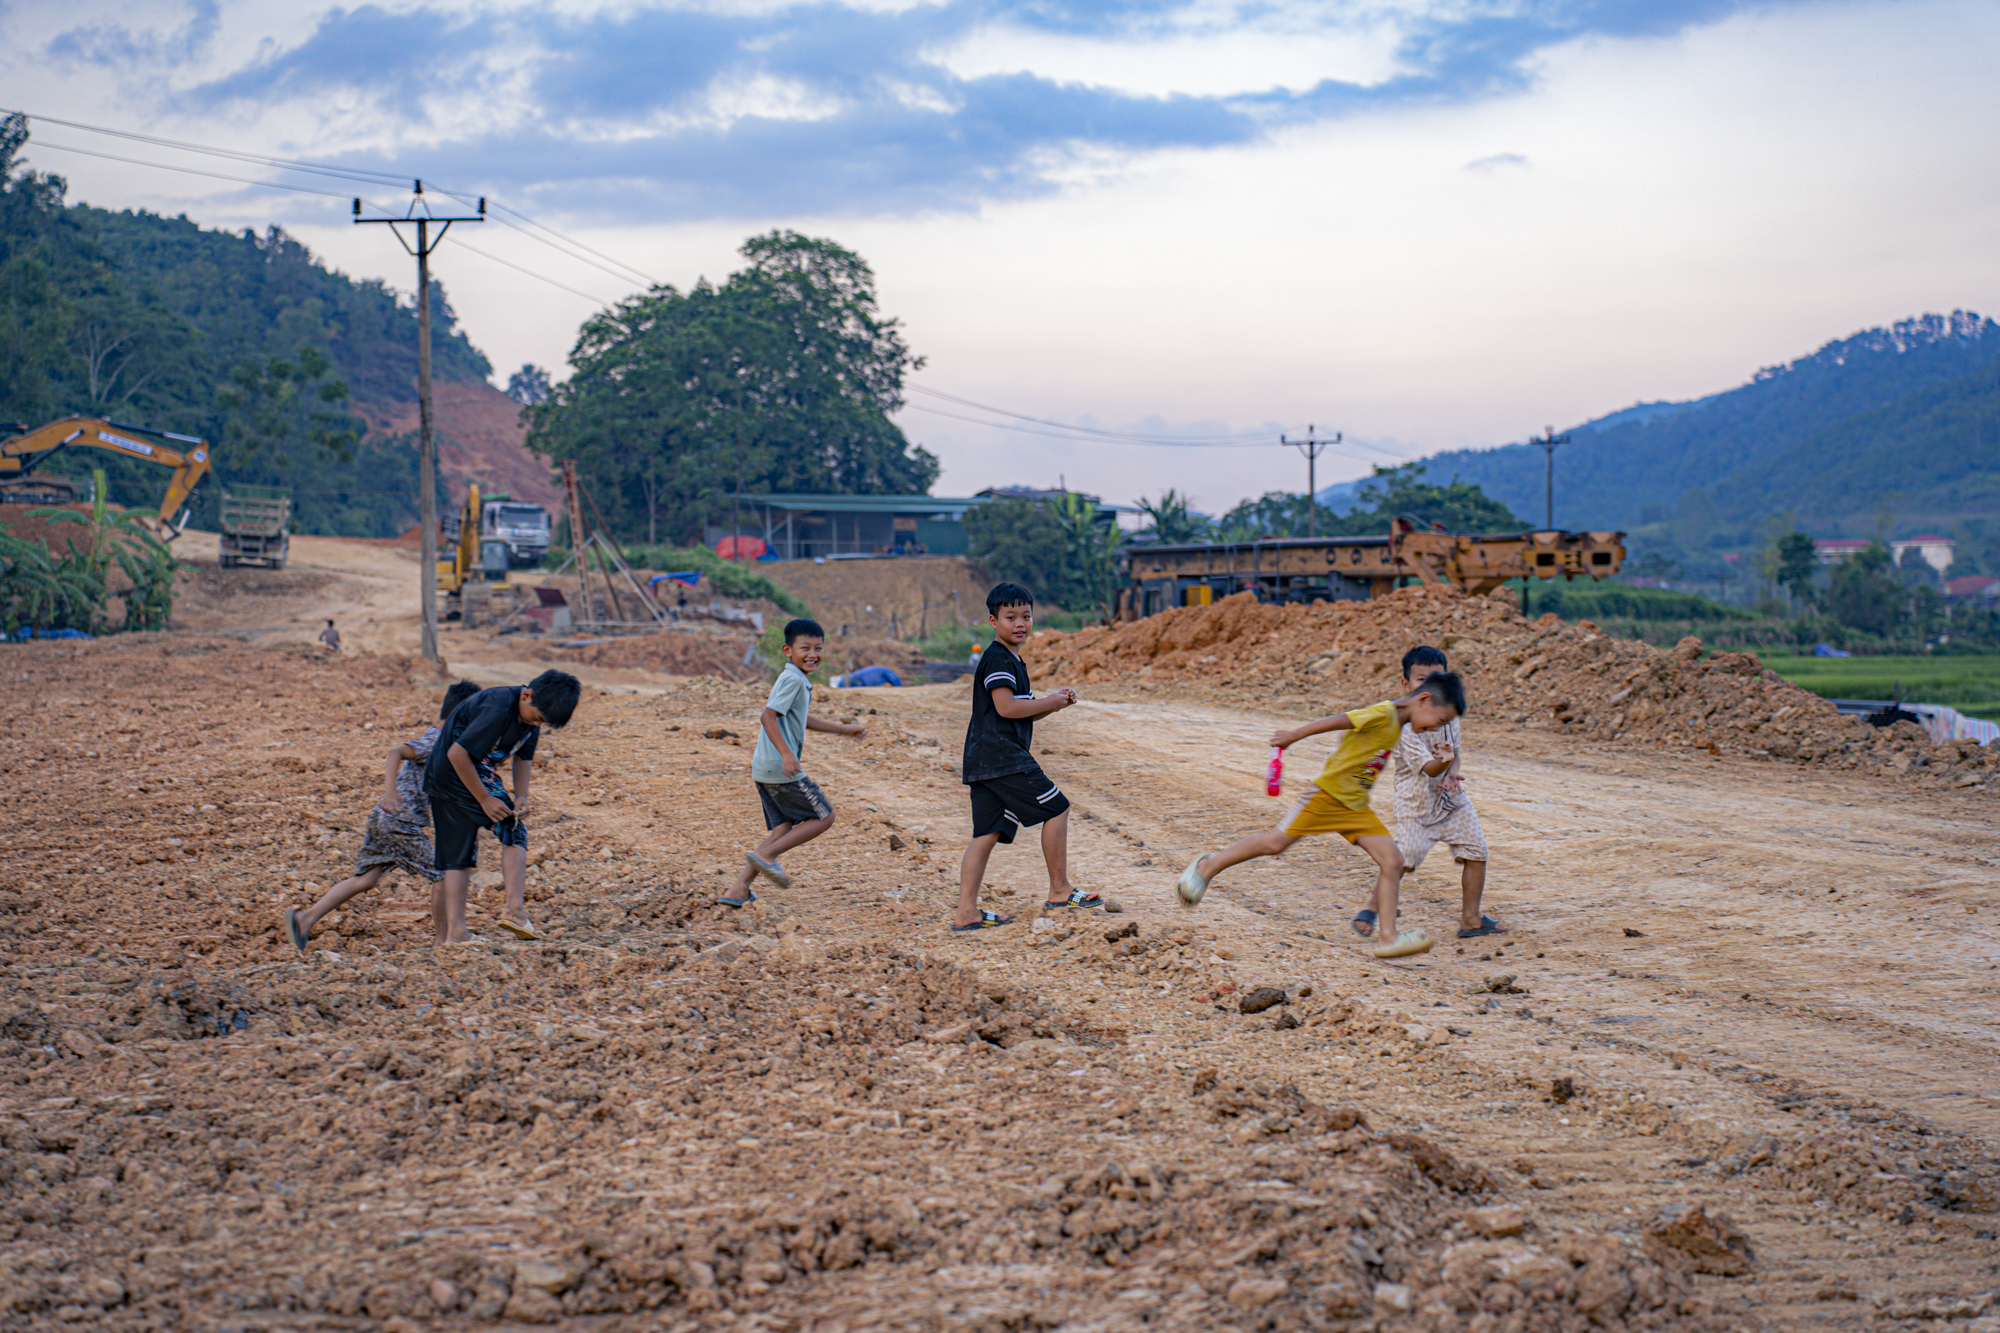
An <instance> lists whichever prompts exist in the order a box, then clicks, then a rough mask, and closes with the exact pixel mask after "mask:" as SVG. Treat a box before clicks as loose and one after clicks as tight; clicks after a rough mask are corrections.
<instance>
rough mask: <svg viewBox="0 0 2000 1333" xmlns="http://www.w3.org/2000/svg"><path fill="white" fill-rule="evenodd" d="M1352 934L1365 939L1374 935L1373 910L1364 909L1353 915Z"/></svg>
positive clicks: (1370, 908)
mask: <svg viewBox="0 0 2000 1333" xmlns="http://www.w3.org/2000/svg"><path fill="white" fill-rule="evenodd" d="M1354 933H1355V934H1357V935H1359V936H1360V937H1361V938H1362V939H1364V940H1365V939H1367V938H1368V937H1369V936H1370V935H1373V934H1374V933H1375V909H1374V908H1372V907H1364V908H1362V909H1361V910H1360V911H1358V912H1356V913H1355V914H1354Z"/></svg>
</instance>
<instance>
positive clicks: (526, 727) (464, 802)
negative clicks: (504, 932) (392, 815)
mask: <svg viewBox="0 0 2000 1333" xmlns="http://www.w3.org/2000/svg"><path fill="white" fill-rule="evenodd" d="M582 694H583V686H582V685H581V684H579V683H578V681H577V679H576V677H575V676H572V675H570V674H569V673H568V672H567V671H557V670H554V669H553V668H552V669H550V670H548V671H544V672H543V673H542V674H541V675H539V676H537V677H535V678H534V679H533V680H532V681H530V682H528V683H527V684H526V685H521V686H513V685H503V686H500V687H499V688H497V689H491V690H481V691H480V692H479V693H477V694H475V695H473V696H472V697H471V698H470V699H467V700H466V701H465V702H464V703H462V704H460V705H459V706H458V709H457V711H456V712H454V713H453V714H452V715H451V716H450V717H448V718H446V719H445V723H444V726H443V727H442V728H441V729H440V731H439V734H438V739H437V744H436V745H435V746H433V747H432V749H431V754H430V759H429V760H428V762H426V763H425V765H424V794H425V795H426V796H428V797H429V798H430V803H431V819H432V821H433V822H434V823H435V824H436V826H437V868H438V871H439V874H440V876H441V878H442V881H443V883H442V886H441V887H440V888H439V889H438V890H437V891H435V892H433V894H432V895H431V915H432V918H433V920H435V922H436V923H437V942H438V943H439V944H470V943H473V942H474V940H473V937H472V934H471V933H470V932H469V931H467V930H466V928H465V899H466V893H467V890H468V889H469V888H470V886H471V882H472V871H473V868H474V867H475V866H477V865H478V864H479V842H478V839H479V831H480V830H481V829H486V828H490V829H494V830H495V831H496V832H498V831H499V826H500V825H502V824H510V823H511V824H514V825H515V826H516V827H515V828H513V829H511V830H509V831H508V832H507V833H503V834H501V844H502V846H503V848H504V847H511V846H514V845H517V844H518V845H519V846H521V847H523V848H525V847H526V845H527V844H526V841H525V835H524V834H523V833H522V832H521V830H520V828H519V827H518V825H519V822H520V821H521V820H522V819H524V818H526V817H527V813H528V781H529V777H530V775H531V772H532V768H533V762H534V758H535V746H536V744H537V742H538V741H539V740H540V739H541V734H542V728H543V727H552V728H558V729H559V728H562V727H566V726H568V725H569V720H570V718H571V717H572V716H573V715H574V714H575V712H576V704H577V700H578V699H579V698H580V697H581V696H582ZM474 756H480V757H482V758H485V759H486V760H488V762H489V763H493V764H497V762H498V760H499V759H501V758H506V759H510V760H511V761H512V768H513V772H512V777H513V780H514V793H513V795H512V797H509V796H508V795H507V793H506V792H505V791H495V790H491V789H489V788H488V787H487V785H486V783H485V781H484V780H483V779H482V778H481V777H480V773H479V765H478V760H477V759H475V758H474ZM494 776H495V782H494V786H495V787H498V786H499V782H498V776H499V775H498V773H497V771H496V772H495V775H494ZM526 859H527V858H526V857H525V856H523V857H521V858H519V860H520V862H521V864H522V867H523V872H522V875H521V876H517V877H516V878H524V876H525V862H526ZM511 864H512V863H511V862H510V861H509V860H508V858H507V857H506V855H505V854H504V853H503V855H502V857H501V866H502V869H503V870H506V869H508V868H510V867H511ZM525 895H526V886H525V884H524V883H523V884H519V885H517V884H515V883H509V884H508V885H507V908H506V912H505V914H503V915H502V917H501V920H500V924H501V925H503V926H505V927H506V928H507V929H508V930H510V931H512V932H514V934H516V935H519V936H521V937H522V938H524V939H536V938H539V935H540V932H538V931H536V930H535V928H534V927H533V926H532V925H530V924H529V922H528V919H527V915H526V904H525Z"/></svg>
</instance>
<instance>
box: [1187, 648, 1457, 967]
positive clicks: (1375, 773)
mask: <svg viewBox="0 0 2000 1333" xmlns="http://www.w3.org/2000/svg"><path fill="white" fill-rule="evenodd" d="M1464 711H1465V684H1464V682H1463V681H1461V680H1460V679H1459V678H1458V674H1457V673H1456V672H1453V671H1440V672H1438V673H1437V674H1436V675H1434V676H1432V677H1430V678H1429V679H1428V680H1426V681H1425V682H1424V683H1423V684H1421V685H1419V686H1417V688H1416V689H1415V690H1413V691H1412V692H1411V693H1409V694H1408V695H1405V696H1404V697H1403V698H1401V699H1385V700H1383V701H1382V702H1381V703H1379V704H1370V705H1369V706H1368V707H1366V708H1356V709H1353V710H1351V711H1349V712H1346V713H1338V714H1335V715H1334V716H1332V717H1323V718H1321V719H1320V720H1319V721H1317V722H1309V723H1307V724H1306V725H1305V726H1303V727H1299V728H1297V729H1295V730H1292V731H1280V732H1278V733H1277V734H1276V735H1274V736H1272V737H1271V744H1273V745H1275V746H1277V747H1278V748H1279V749H1281V750H1283V749H1287V748H1289V747H1291V746H1293V745H1296V744H1298V743H1299V742H1300V741H1302V740H1304V739H1305V738H1306V737H1308V736H1317V735H1319V734H1320V733H1322V732H1327V731H1345V732H1348V733H1349V735H1347V736H1346V737H1345V738H1344V739H1343V740H1342V742H1341V744H1340V748H1338V749H1336V750H1335V751H1334V752H1333V753H1332V754H1331V755H1330V756H1328V758H1327V761H1326V767H1325V768H1323V769H1321V770H1320V775H1319V778H1318V779H1317V780H1316V781H1315V782H1314V784H1313V792H1312V794H1311V795H1309V796H1307V797H1306V798H1305V799H1304V800H1302V801H1300V802H1299V803H1298V804H1297V805H1295V806H1293V807H1292V810H1291V813H1290V814H1288V815H1286V816H1285V817H1284V819H1282V820H1280V821H1279V823H1278V827H1277V829H1276V830H1275V831H1274V832H1271V833H1261V834H1256V835H1254V836H1252V837H1248V838H1239V839H1237V840H1236V841H1235V842H1233V843H1231V844H1230V845H1229V846H1227V847H1225V848H1223V849H1222V850H1221V851H1219V852H1210V853H1208V854H1207V855H1206V856H1197V857H1196V858H1195V859H1194V860H1192V861H1190V862H1189V863H1188V868H1187V869H1186V870H1183V871H1182V872H1181V876H1180V878H1179V879H1178V880H1176V881H1175V882H1174V894H1175V896H1176V897H1177V898H1178V899H1179V900H1180V903H1181V905H1182V906H1183V907H1193V906H1195V905H1196V904H1197V903H1199V902H1200V901H1201V899H1202V895H1203V894H1205V893H1207V892H1208V886H1209V884H1210V882H1211V881H1213V880H1214V878H1215V877H1216V876H1217V875H1219V874H1221V873H1222V872H1223V871H1224V870H1227V869H1228V868H1229V867H1230V866H1233V865H1237V864H1239V863H1241V862H1244V861H1248V860H1250V859H1252V858H1253V857H1259V856H1281V855H1283V854H1284V851H1285V849H1286V848H1287V847H1290V846H1291V845H1292V844H1293V843H1295V842H1297V841H1298V840H1299V839H1300V838H1303V837H1305V836H1307V835H1308V834H1313V833H1338V834H1340V835H1341V836H1342V837H1344V838H1346V839H1347V840H1348V841H1349V842H1351V843H1353V844H1354V845H1355V846H1357V847H1359V848H1360V849H1361V850H1362V851H1364V852H1366V853H1368V855H1369V856H1371V857H1373V858H1374V860H1375V867H1376V875H1375V893H1374V895H1373V897H1371V898H1370V899H1369V901H1370V903H1371V904H1372V911H1373V912H1374V913H1379V916H1380V927H1381V932H1382V933H1381V938H1382V939H1383V940H1384V941H1386V943H1383V944H1378V945H1376V946H1375V956H1376V957H1377V958H1407V957H1410V956H1411V955H1413V954H1420V953H1424V952H1426V951H1427V950H1428V949H1429V948H1430V947H1431V940H1430V936H1428V935H1426V934H1424V932H1423V931H1421V930H1405V931H1403V932H1401V933H1400V934H1399V933H1398V932H1397V930H1396V890H1397V888H1398V887H1399V886H1400V883H1401V880H1402V877H1403V854H1402V853H1401V852H1400V851H1398V850H1397V849H1396V840H1395V838H1393V837H1391V836H1390V834H1389V830H1388V829H1387V828H1385V827H1384V826H1383V824H1382V821H1381V820H1380V819H1378V818H1376V816H1375V812H1374V811H1373V810H1370V809H1369V808H1368V798H1369V796H1370V794H1371V793H1372V792H1373V790H1374V787H1375V779H1377V778H1379V777H1381V776H1382V770H1383V769H1384V768H1385V767H1387V765H1388V763H1389V756H1390V755H1391V754H1392V753H1393V752H1394V751H1395V749H1396V742H1397V740H1398V739H1399V738H1400V737H1401V736H1402V734H1403V727H1404V725H1405V724H1407V725H1408V726H1409V727H1410V729H1411V730H1413V731H1436V730H1437V729H1438V728H1439V727H1442V726H1445V725H1446V724H1448V723H1450V722H1451V721H1452V720H1453V719H1455V718H1457V717H1458V716H1459V714H1461V713H1463V712H1464ZM1364 915H1366V913H1364Z"/></svg>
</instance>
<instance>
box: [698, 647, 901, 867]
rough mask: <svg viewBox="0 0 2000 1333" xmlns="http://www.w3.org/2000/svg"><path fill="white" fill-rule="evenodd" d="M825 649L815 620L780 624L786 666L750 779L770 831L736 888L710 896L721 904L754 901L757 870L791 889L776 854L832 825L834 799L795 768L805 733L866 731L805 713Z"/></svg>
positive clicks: (747, 859)
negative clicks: (782, 631) (816, 671)
mask: <svg viewBox="0 0 2000 1333" xmlns="http://www.w3.org/2000/svg"><path fill="white" fill-rule="evenodd" d="M825 649H826V631H825V630H823V629H821V628H820V627H819V622H818V621H815V620H804V619H800V620H793V621H790V622H788V623H787V624H786V625H785V647H784V654H785V667H784V670H782V671H780V672H779V673H778V679H777V680H776V681H774V682H772V684H771V697H770V699H769V700H768V701H766V703H765V704H764V715H763V717H761V718H760V719H758V726H757V748H756V750H755V751H753V752H752V753H751V755H750V780H751V782H752V783H754V784H755V785H756V788H757V799H758V800H759V801H760V802H761V803H762V804H763V807H764V827H765V829H766V830H768V832H767V834H766V836H765V838H764V841H762V842H761V843H758V844H757V846H756V847H755V848H753V849H752V850H750V851H747V852H745V853H744V854H743V873H742V874H740V875H738V876H737V877H736V888H735V890H734V891H733V892H731V893H729V894H727V895H726V896H724V897H721V898H718V899H716V901H717V902H719V903H721V904H722V905H723V906H724V907H747V906H748V905H750V904H751V903H754V902H756V901H757V895H756V894H755V893H754V892H752V891H751V888H750V884H751V882H752V881H753V880H755V879H756V878H757V876H759V875H762V876H763V877H764V878H765V879H768V880H770V881H771V882H772V883H773V884H775V885H777V886H778V887H779V888H781V889H789V888H790V887H791V886H792V879H791V876H789V875H787V874H786V873H785V870H784V867H783V866H781V865H779V864H778V858H779V857H780V856H782V855H783V854H784V853H786V852H788V851H790V850H791V849H792V848H794V847H797V846H799V845H800V844H802V843H807V842H811V841H812V840H813V839H814V838H817V837H818V836H819V835H820V834H822V833H824V832H826V831H827V830H828V829H830V828H832V827H833V806H832V804H831V803H830V802H829V801H828V800H827V799H826V795H825V793H823V792H822V791H820V789H819V784H818V783H817V782H814V781H813V780H812V779H811V778H809V777H807V776H806V775H805V773H804V772H802V771H801V769H800V766H799V755H800V753H801V752H802V751H803V750H804V749H805V739H806V733H807V732H808V731H830V732H833V733H834V734H835V735H838V736H853V737H855V738H856V739H859V738H860V737H863V736H866V735H867V734H868V728H867V727H864V726H860V725H858V724H845V723H840V722H824V721H821V720H820V719H819V718H816V717H813V716H812V715H811V712H810V710H811V707H812V678H811V673H812V670H813V668H814V667H817V666H818V665H819V659H820V656H821V654H822V653H823V652H824V651H825Z"/></svg>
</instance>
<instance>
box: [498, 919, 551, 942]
mask: <svg viewBox="0 0 2000 1333" xmlns="http://www.w3.org/2000/svg"><path fill="white" fill-rule="evenodd" d="M494 921H495V923H496V924H498V925H499V927H500V929H502V930H504V931H507V932H509V933H510V934H512V935H513V937H514V938H515V939H517V940H545V939H547V938H548V934H547V933H546V932H545V931H543V930H541V929H539V928H538V927H536V925H535V923H534V922H532V921H511V920H509V919H508V918H506V917H504V916H502V917H495V918H494Z"/></svg>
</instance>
